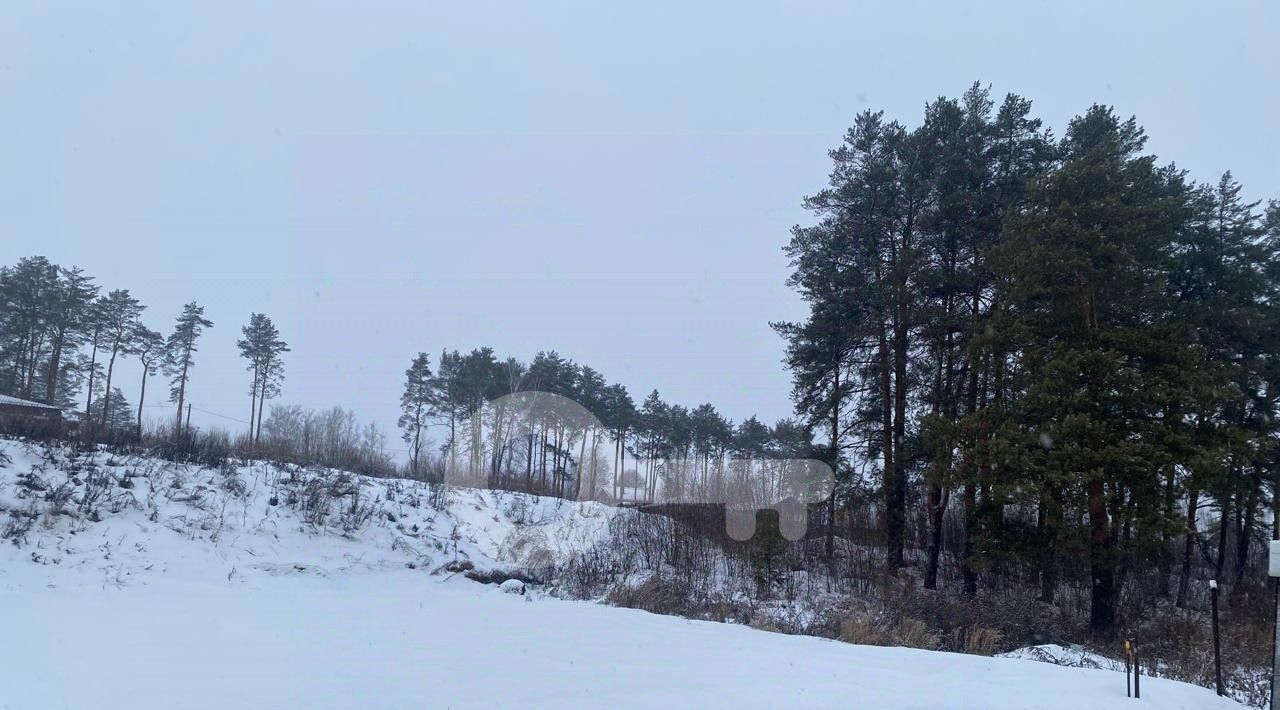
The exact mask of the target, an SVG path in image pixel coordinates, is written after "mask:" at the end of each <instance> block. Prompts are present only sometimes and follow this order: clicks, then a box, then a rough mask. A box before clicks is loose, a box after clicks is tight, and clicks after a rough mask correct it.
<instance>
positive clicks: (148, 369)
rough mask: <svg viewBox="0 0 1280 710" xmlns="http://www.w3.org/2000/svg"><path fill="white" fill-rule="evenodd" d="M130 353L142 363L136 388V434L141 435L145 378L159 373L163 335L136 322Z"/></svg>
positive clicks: (162, 352) (161, 361)
mask: <svg viewBox="0 0 1280 710" xmlns="http://www.w3.org/2000/svg"><path fill="white" fill-rule="evenodd" d="M131 340H132V343H131V348H130V350H129V354H130V355H134V356H136V357H137V358H138V362H139V363H141V365H142V385H141V387H140V388H139V390H138V436H139V437H141V436H142V408H143V407H145V406H147V405H146V401H147V378H148V377H152V376H155V375H157V374H159V372H160V369H161V365H162V364H163V363H164V360H165V347H164V336H162V335H160V333H158V332H156V331H154V330H151V329H150V328H147V327H145V326H143V325H142V324H138V329H137V331H136V332H134V334H133V338H132V339H131Z"/></svg>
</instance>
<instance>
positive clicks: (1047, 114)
mask: <svg viewBox="0 0 1280 710" xmlns="http://www.w3.org/2000/svg"><path fill="white" fill-rule="evenodd" d="M178 5H183V6H184V7H178ZM185 5H188V4H187V3H140V2H139V3H124V4H116V3H65V4H64V3H15V4H13V5H11V6H10V7H7V8H6V11H5V19H4V20H3V21H2V22H0V106H2V107H3V109H2V110H0V263H6V264H8V263H13V262H14V261H16V260H17V259H18V258H20V257H21V256H25V255H31V254H44V255H46V256H48V257H50V258H51V259H53V260H55V261H57V262H59V263H63V264H68V265H70V264H77V265H79V266H81V267H83V268H85V269H86V270H87V271H88V272H90V273H91V274H93V275H94V276H96V277H97V278H98V281H99V283H100V284H101V285H102V286H103V287H104V288H129V289H131V290H132V291H133V292H134V293H135V295H137V296H139V297H140V298H141V299H142V300H143V301H144V302H145V303H146V304H148V306H149V309H148V311H147V313H146V321H147V322H148V324H149V325H150V326H151V327H153V328H156V329H160V330H162V331H166V332H167V331H168V330H169V329H170V327H171V323H172V319H173V317H174V316H175V315H176V314H177V312H178V310H179V309H180V307H181V304H182V303H183V302H185V301H188V300H192V299H195V300H198V301H200V302H201V303H203V304H205V305H206V309H207V310H206V314H207V315H208V316H209V317H210V318H211V319H212V320H214V321H215V323H216V327H215V328H214V329H213V330H211V331H210V332H209V333H208V335H207V337H206V338H205V339H204V341H203V342H202V344H201V354H200V356H199V359H198V361H197V369H196V371H195V375H194V378H193V380H192V383H191V396H192V399H193V401H194V402H195V406H196V407H199V408H201V409H206V410H208V411H212V412H220V413H223V414H226V415H229V416H232V417H236V418H241V419H247V411H244V410H247V408H248V397H247V394H246V390H247V375H246V374H245V373H244V370H243V364H242V361H240V360H239V359H238V357H237V355H236V350H235V345H234V342H235V340H236V338H237V337H238V336H239V328H240V326H241V325H243V324H244V323H245V322H246V321H247V320H248V315H249V313H250V312H251V311H255V310H256V311H262V312H265V313H267V314H269V315H270V316H272V318H274V319H275V321H276V324H277V325H278V326H279V328H280V330H281V331H282V333H283V335H284V337H285V338H286V339H287V340H288V341H289V342H290V343H291V344H292V346H293V350H294V351H293V353H291V354H290V355H289V356H288V360H287V368H288V379H287V380H286V382H285V388H284V397H283V400H282V401H289V402H298V403H302V404H306V405H310V406H317V407H319V406H328V405H332V404H342V405H344V406H347V407H351V408H354V409H356V410H357V411H358V412H359V413H360V414H361V415H362V416H364V417H372V418H376V420H377V421H378V423H379V424H380V425H382V426H383V427H384V428H386V429H388V430H391V429H393V428H394V424H395V416H396V400H397V398H398V396H399V389H400V385H401V380H402V377H403V370H404V368H405V367H406V366H407V365H408V362H409V360H410V358H411V357H412V355H413V354H414V353H415V352H416V351H418V350H426V351H428V352H431V353H432V362H433V365H434V363H435V361H436V359H437V355H438V353H439V351H440V349H441V348H444V347H448V348H458V349H463V350H465V349H469V348H471V347H475V346H480V345H489V346H492V347H494V348H495V349H496V350H497V352H498V353H499V354H501V355H507V354H510V355H515V356H517V357H520V358H521V359H526V360H527V359H528V358H530V357H531V356H532V355H533V354H534V353H535V352H536V351H537V350H539V349H544V348H547V349H551V348H554V349H556V350H558V351H559V352H560V353H561V354H562V355H565V356H567V357H571V358H573V359H575V360H577V361H579V362H583V363H586V364H590V365H592V366H594V367H596V368H597V369H600V370H601V371H603V372H604V374H605V375H606V377H608V378H610V380H612V381H620V382H622V383H624V384H625V385H627V386H628V388H630V389H631V391H632V394H633V396H636V397H637V398H640V397H643V395H644V394H645V393H646V392H647V391H648V390H649V389H651V388H654V387H656V388H658V389H659V390H660V391H661V392H662V393H663V395H664V397H666V398H667V399H668V400H669V401H674V402H681V403H685V404H689V405H692V404H696V403H698V402H701V401H704V400H705V401H711V402H712V403H714V404H716V405H717V406H718V407H720V409H721V411H722V412H724V413H725V414H726V415H728V416H730V417H732V418H734V419H741V418H743V417H745V416H747V415H749V414H751V413H753V412H757V413H759V414H760V415H761V416H762V418H764V419H766V420H770V421H771V420H773V419H776V418H778V417H781V416H785V415H787V414H789V413H790V403H789V399H788V394H789V390H790V385H789V378H788V375H787V374H786V373H785V372H784V371H783V369H782V367H781V365H780V358H781V356H782V344H781V342H780V341H779V339H778V338H777V337H776V336H775V335H774V334H773V333H772V332H771V331H770V329H769V327H768V321H770V320H781V319H791V318H797V317H800V316H801V315H802V313H803V309H802V307H801V304H800V303H799V301H798V299H797V298H796V297H795V296H794V295H793V294H791V293H790V292H789V291H788V290H787V288H786V286H785V284H784V281H785V279H786V276H787V264H786V259H785V258H784V256H783V255H782V253H781V247H782V246H783V245H784V244H785V242H786V241H787V239H788V228H789V227H790V226H791V225H792V224H794V223H796V222H799V221H804V220H805V219H806V216H805V214H804V213H803V211H802V210H801V209H800V207H799V204H800V200H801V198H802V196H803V195H805V194H809V193H812V192H814V191H816V190H817V189H819V188H820V187H821V186H822V184H823V182H824V180H825V175H826V172H827V158H826V154H825V151H826V150H827V149H828V148H829V147H832V146H833V145H835V144H836V143H837V142H838V141H839V139H840V137H841V135H842V133H843V131H844V130H845V128H846V127H847V126H848V125H849V124H850V123H851V121H852V118H853V116H854V115H855V114H856V113H857V112H858V111H860V110H862V109H864V108H869V107H870V108H881V109H884V110H885V111H886V112H887V114H888V115H889V116H891V117H894V118H898V119H900V120H903V121H904V122H908V123H910V124H914V123H916V122H917V121H918V120H919V116H920V114H921V109H922V108H923V105H924V103H925V102H926V101H928V100H930V99H932V98H934V97H936V96H938V95H942V94H945V95H951V96H954V95H958V94H959V93H961V92H962V91H963V90H964V89H965V88H966V87H967V86H968V84H969V83H971V82H972V81H974V80H975V79H976V80H981V81H983V82H988V83H991V84H992V85H993V88H994V90H995V92H996V93H997V94H1003V93H1005V92H1008V91H1015V92H1018V93H1021V94H1023V95H1024V96H1027V97H1029V98H1031V99H1032V100H1033V101H1034V106H1035V112H1036V114H1037V115H1038V116H1040V117H1042V118H1044V119H1045V120H1046V121H1047V122H1049V123H1050V124H1051V125H1053V126H1055V128H1057V129H1058V130H1059V132H1060V131H1061V129H1062V128H1063V127H1064V126H1065V124H1066V121H1067V120H1068V119H1069V118H1070V117H1071V116H1072V115H1075V114H1076V113H1079V112H1080V111H1082V110H1084V109H1085V108H1086V107H1087V106H1088V105H1089V104H1091V103H1093V102H1102V103H1109V104H1112V105H1114V106H1115V107H1116V109H1117V110H1118V111H1119V112H1121V113H1122V114H1125V115H1128V114H1136V115H1137V117H1138V120H1139V121H1140V122H1141V123H1142V124H1143V125H1144V126H1145V127H1146V128H1147V131H1148V133H1149V135H1150V136H1151V141H1150V143H1149V147H1150V148H1151V150H1153V151H1154V152H1155V153H1157V154H1159V155H1161V156H1162V158H1164V159H1166V160H1169V159H1176V161H1177V162H1178V164H1179V165H1180V166H1182V167H1184V168H1187V169H1189V170H1191V171H1192V174H1193V175H1194V176H1195V177H1197V178H1198V179H1201V180H1212V179H1216V177H1217V176H1218V174H1219V173H1220V172H1221V171H1222V170H1225V169H1231V170H1233V171H1234V172H1235V174H1236V176H1237V177H1238V178H1239V179H1240V180H1242V181H1243V182H1244V183H1245V185H1246V189H1247V190H1248V191H1249V192H1250V193H1252V194H1253V196H1255V197H1264V196H1280V159H1278V158H1280V145H1278V141H1280V139H1278V138H1277V131H1276V125H1277V109H1280V81H1278V78H1280V77H1277V69H1276V67H1280V49H1278V47H1280V43H1278V42H1277V41H1276V37H1277V34H1278V33H1277V30H1280V5H1277V4H1276V3H1273V2H1270V3H1269V2H1254V3H1243V2H1241V3H1236V2H1215V3H1181V2H1150V3H1138V2H1132V3H1129V2H1126V3H1117V2H1101V3H1093V2H1061V1H1058V2H1052V3H1036V2H1028V1H1026V0H1020V1H1017V2H1007V3H995V2H987V3H941V2H940V3H936V4H935V5H933V6H925V5H922V4H921V5H917V4H914V3H888V2H886V3H880V4H879V5H878V6H875V7H873V6H864V5H861V4H859V3H853V2H832V3H801V2H779V3H769V4H751V3H746V4H744V3H741V2H732V3H719V2H717V3H711V2H693V3H669V4H668V3H656V2H607V3H600V2H583V3H556V2H538V3H523V4H521V5H519V6H516V5H514V4H513V5H511V6H506V5H503V4H499V3H448V4H444V3H424V2H405V3H314V2H307V3H285V2H275V3H236V2H223V3H206V4H204V7H201V8H198V9H195V8H192V7H185ZM190 5H195V3H191V4H190ZM123 368H124V369H123V372H124V373H125V374H124V375H123V376H124V377H125V378H126V379H125V380H124V385H125V391H126V393H127V394H128V395H129V396H130V397H131V398H136V387H137V382H136V379H137V376H138V374H137V365H136V363H127V364H125V365H124V366H123ZM153 384H155V385H159V384H160V383H159V382H158V381H157V382H154V383H153ZM162 389H163V388H162V387H160V386H156V387H155V388H154V389H151V390H150V391H151V392H152V393H154V397H153V398H152V399H151V400H150V401H151V402H152V403H155V404H158V403H160V402H161V398H162V396H163V395H162ZM151 412H153V413H159V412H160V410H154V409H153V410H151ZM194 419H196V420H197V421H200V422H201V423H204V424H215V423H222V424H228V425H230V426H232V427H234V426H237V425H236V424H235V423H234V422H230V421H226V420H220V419H217V418H213V417H209V416H207V415H201V414H199V413H198V414H197V415H196V417H194ZM389 438H391V439H393V440H395V434H394V433H391V434H390V436H389Z"/></svg>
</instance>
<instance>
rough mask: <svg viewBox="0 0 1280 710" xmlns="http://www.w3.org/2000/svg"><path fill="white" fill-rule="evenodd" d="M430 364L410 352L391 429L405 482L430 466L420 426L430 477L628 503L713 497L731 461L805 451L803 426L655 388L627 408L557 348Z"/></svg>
mask: <svg viewBox="0 0 1280 710" xmlns="http://www.w3.org/2000/svg"><path fill="white" fill-rule="evenodd" d="M438 362H439V366H438V369H437V370H435V371H433V370H432V367H431V359H430V356H429V355H428V354H427V353H418V354H417V355H416V356H415V357H414V358H413V360H412V362H411V364H410V366H409V368H408V369H407V370H406V372H405V384H404V391H403V392H404V393H403V396H402V398H401V416H400V419H399V426H400V429H401V431H402V435H403V439H404V442H405V443H406V444H407V445H408V447H409V468H410V473H411V474H412V475H421V474H423V473H424V469H425V468H427V467H428V465H427V463H426V462H427V461H428V459H429V458H430V453H431V452H430V451H427V450H426V447H427V444H428V441H429V440H435V439H433V438H432V437H430V436H428V435H427V434H426V433H425V432H426V430H427V429H428V428H429V427H435V428H437V429H438V430H439V431H440V432H441V433H440V435H439V441H440V443H441V447H440V450H439V454H440V456H441V458H440V459H438V460H436V463H435V464H433V466H434V469H435V471H436V472H437V474H438V475H441V476H445V477H448V478H450V479H451V480H456V481H460V482H464V481H465V482H468V483H471V484H474V485H486V486H490V487H501V488H509V489H516V490H526V491H531V492H538V493H545V494H551V495H559V496H565V497H573V498H582V499H592V500H610V501H627V502H635V503H645V502H652V501H654V500H657V499H658V498H659V497H667V498H673V497H681V498H696V499H702V500H711V499H716V498H717V497H718V496H719V491H722V490H723V488H724V486H725V485H728V481H727V480H726V479H727V477H728V476H729V475H730V474H731V473H732V472H734V469H733V468H732V467H731V466H729V465H728V462H729V460H730V459H735V460H739V461H741V460H751V459H757V460H759V459H771V458H803V457H805V456H808V455H809V454H810V453H812V452H811V445H810V438H809V432H808V430H807V429H806V428H805V427H803V426H800V425H799V424H798V423H797V422H795V421H793V420H791V419H783V420H781V421H778V422H776V423H775V424H773V425H772V426H770V425H767V424H764V423H762V422H761V421H759V419H757V418H756V417H754V416H752V417H748V418H747V419H745V420H744V421H742V422H740V423H738V424H736V425H735V424H734V422H732V421H731V420H729V419H727V418H726V417H724V416H723V415H722V414H720V412H719V411H718V410H717V409H716V407H715V406H714V405H712V404H709V403H704V404H700V405H698V406H696V407H693V408H689V407H686V406H684V405H681V404H671V403H668V402H666V401H664V400H663V399H662V397H661V395H660V394H659V393H658V392H657V390H653V391H651V392H650V393H649V394H648V395H647V396H646V397H645V399H644V400H643V401H642V402H641V403H640V404H639V405H637V403H636V402H635V400H634V399H633V398H632V396H631V394H630V393H629V392H628V391H627V389H626V387H624V386H623V385H621V384H616V383H614V384H610V383H609V382H608V381H607V380H606V378H605V377H604V376H603V375H602V374H601V373H600V372H599V371H598V370H596V369H594V368H592V367H590V366H588V365H581V364H578V363H575V362H573V361H571V360H568V359H565V358H563V357H562V356H560V355H559V354H558V353H556V352H555V351H546V352H540V353H538V354H537V355H535V356H534V358H533V359H532V360H531V361H529V362H528V363H524V362H521V361H519V360H517V359H516V358H511V357H508V358H505V359H499V358H498V357H497V356H496V355H495V354H494V351H493V350H492V349H491V348H478V349H475V350H472V351H470V352H468V353H461V352H459V351H456V350H453V351H450V350H445V351H444V352H442V353H441V354H440V357H439V360H438ZM520 395H527V396H526V397H521V396H520ZM537 397H542V398H543V399H542V400H537V399H536V398H537ZM566 402H572V403H574V404H575V405H577V407H568V406H566V404H564V403H566ZM578 407H580V410H581V413H578ZM517 410H519V411H517ZM570 410H572V411H570ZM518 415H523V416H519V417H518ZM517 419H519V421H517ZM761 470H763V469H761V468H760V467H757V469H756V473H757V475H758V474H759V473H760V471H761ZM774 483H777V482H776V481H775V482H774ZM763 485H772V484H763ZM770 493H771V492H770V491H767V490H766V491H763V492H762V493H761V496H760V497H761V498H762V499H763V498H765V497H767V496H769V495H770Z"/></svg>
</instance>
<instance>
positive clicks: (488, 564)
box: [0, 440, 626, 589]
mask: <svg viewBox="0 0 1280 710" xmlns="http://www.w3.org/2000/svg"><path fill="white" fill-rule="evenodd" d="M0 454H4V455H5V456H6V457H7V458H8V459H9V460H10V461H11V463H10V464H9V465H7V466H4V467H3V468H0V536H3V537H4V538H5V539H6V540H7V541H11V542H16V543H18V544H17V545H13V544H8V545H3V546H0V589H6V588H7V589H20V588H30V587H32V586H40V587H43V586H49V585H54V586H57V585H61V584H72V585H85V584H96V585H98V586H102V585H110V586H122V585H133V584H147V583H153V582H154V581H155V580H156V579H158V578H160V577H163V576H166V575H177V576H184V577H188V578H198V579H205V578H208V579H222V580H225V581H228V582H232V583H235V582H237V581H241V582H243V581H245V580H247V579H249V578H251V577H253V576H261V575H280V574H308V575H327V574H335V573H342V572H346V571H351V570H354V569H370V568H386V567H397V568H399V567H407V566H410V565H412V566H413V567H414V568H421V569H426V570H428V571H436V570H439V569H440V568H442V567H444V566H447V565H450V563H457V562H461V561H467V562H470V563H471V565H469V566H474V567H475V568H476V569H478V570H506V569H524V568H539V567H544V566H546V565H548V564H550V563H554V562H557V561H560V560H562V559H563V558H564V557H565V556H566V555H570V554H574V553H575V552H576V551H580V550H583V549H586V548H589V547H590V546H591V545H593V544H595V543H596V542H597V541H598V540H599V539H600V538H601V537H602V536H603V535H605V534H606V533H607V531H608V526H609V519H610V518H611V517H612V516H614V515H618V514H626V512H624V511H620V510H618V509H616V508H612V507H609V506H604V505H600V504H595V503H570V502H567V501H563V500H559V499H555V498H542V497H537V496H529V495H523V494H517V493H503V492H491V491H479V490H473V489H447V490H441V489H436V490H435V493H434V496H433V491H432V489H431V488H430V487H429V486H427V485H426V484H423V483H419V482H413V481H402V480H385V479H373V478H368V477H364V476H356V475H352V474H348V473H344V472H340V471H333V470H303V469H293V468H279V467H276V466H274V465H270V464H264V463H255V464H252V465H248V466H237V467H224V468H221V469H209V468H201V467H197V466H191V465H182V464H175V463H171V462H168V461H163V460H160V459H157V458H153V457H144V456H113V455H110V454H107V453H96V454H93V455H76V454H74V453H72V452H70V451H68V450H65V449H55V450H47V449H44V448H41V447H36V446H32V445H28V444H23V443H19V442H14V441H7V440H0ZM454 568H456V565H454Z"/></svg>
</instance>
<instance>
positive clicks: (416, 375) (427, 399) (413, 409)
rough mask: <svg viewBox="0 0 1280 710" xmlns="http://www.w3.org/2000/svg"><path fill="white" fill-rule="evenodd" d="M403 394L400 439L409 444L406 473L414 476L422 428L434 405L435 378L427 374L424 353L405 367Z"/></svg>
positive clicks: (416, 471)
mask: <svg viewBox="0 0 1280 710" xmlns="http://www.w3.org/2000/svg"><path fill="white" fill-rule="evenodd" d="M404 375H405V383H404V393H403V394H402V395H400V419H399V421H398V424H399V426H400V428H401V429H403V430H404V432H403V434H402V435H401V438H403V439H404V442H405V443H406V444H408V445H409V473H410V475H411V476H413V477H414V478H416V477H417V476H418V470H419V469H418V467H419V460H420V457H421V455H422V446H423V444H424V443H426V442H425V441H424V439H423V429H425V428H426V426H427V420H428V417H430V416H431V415H432V414H433V413H434V408H435V405H436V389H435V378H434V376H433V375H432V374H431V362H430V358H429V357H428V356H427V354H426V353H418V354H417V356H416V357H414V358H413V362H412V363H411V364H410V365H409V369H407V370H405V373H404Z"/></svg>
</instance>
